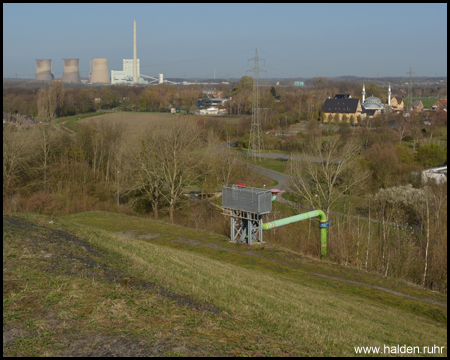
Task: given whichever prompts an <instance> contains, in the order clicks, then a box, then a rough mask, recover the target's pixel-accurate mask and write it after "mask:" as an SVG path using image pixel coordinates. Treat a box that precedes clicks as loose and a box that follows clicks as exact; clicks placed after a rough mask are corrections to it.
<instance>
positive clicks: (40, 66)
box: [34, 59, 53, 81]
mask: <svg viewBox="0 0 450 360" xmlns="http://www.w3.org/2000/svg"><path fill="white" fill-rule="evenodd" d="M34 79H35V80H45V81H52V80H53V74H52V61H51V60H50V59H36V75H35V77H34Z"/></svg>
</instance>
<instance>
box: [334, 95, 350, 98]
mask: <svg viewBox="0 0 450 360" xmlns="http://www.w3.org/2000/svg"><path fill="white" fill-rule="evenodd" d="M351 97H352V96H351V95H350V94H336V95H334V98H335V99H350V98H351Z"/></svg>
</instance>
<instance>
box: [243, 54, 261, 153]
mask: <svg viewBox="0 0 450 360" xmlns="http://www.w3.org/2000/svg"><path fill="white" fill-rule="evenodd" d="M259 60H264V59H260V58H258V49H255V57H254V58H252V59H248V61H253V62H254V66H253V69H250V70H247V72H249V71H253V99H252V100H253V101H252V126H251V129H250V139H249V142H248V154H249V156H252V157H253V160H256V157H260V155H261V150H264V139H263V133H262V128H261V109H260V108H259V88H258V86H259V73H260V72H266V70H261V69H260V68H259V64H258V61H259Z"/></svg>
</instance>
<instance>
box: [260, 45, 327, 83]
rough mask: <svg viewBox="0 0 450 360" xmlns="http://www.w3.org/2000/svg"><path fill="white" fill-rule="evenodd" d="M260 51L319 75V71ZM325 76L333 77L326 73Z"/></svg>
mask: <svg viewBox="0 0 450 360" xmlns="http://www.w3.org/2000/svg"><path fill="white" fill-rule="evenodd" d="M260 51H261V52H262V53H264V54H267V55H269V56H272V57H274V58H275V59H278V60H281V61H284V62H286V63H288V64H291V65H294V66H298V67H299V68H302V69H306V70H309V71H312V72H315V73H316V74H317V73H318V71H317V70H315V69H310V68H307V67H305V66H301V65H298V64H295V63H293V62H290V61H287V60H284V59H282V58H279V57H278V56H275V55H272V54H269V53H267V52H265V51H262V50H260ZM323 74H324V75H326V76H330V77H331V75H330V74H326V73H323Z"/></svg>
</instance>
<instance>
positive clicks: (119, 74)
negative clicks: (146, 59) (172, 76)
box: [111, 20, 177, 85]
mask: <svg viewBox="0 0 450 360" xmlns="http://www.w3.org/2000/svg"><path fill="white" fill-rule="evenodd" d="M144 78H146V79H150V80H145V79H144ZM163 82H166V83H171V84H177V83H175V82H172V81H168V80H164V76H163V74H158V77H157V78H155V77H152V76H147V75H142V74H141V71H140V61H139V59H138V58H137V41H136V20H134V28H133V59H123V69H122V70H111V84H112V85H116V84H121V85H138V84H141V85H156V84H162V83H163Z"/></svg>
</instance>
